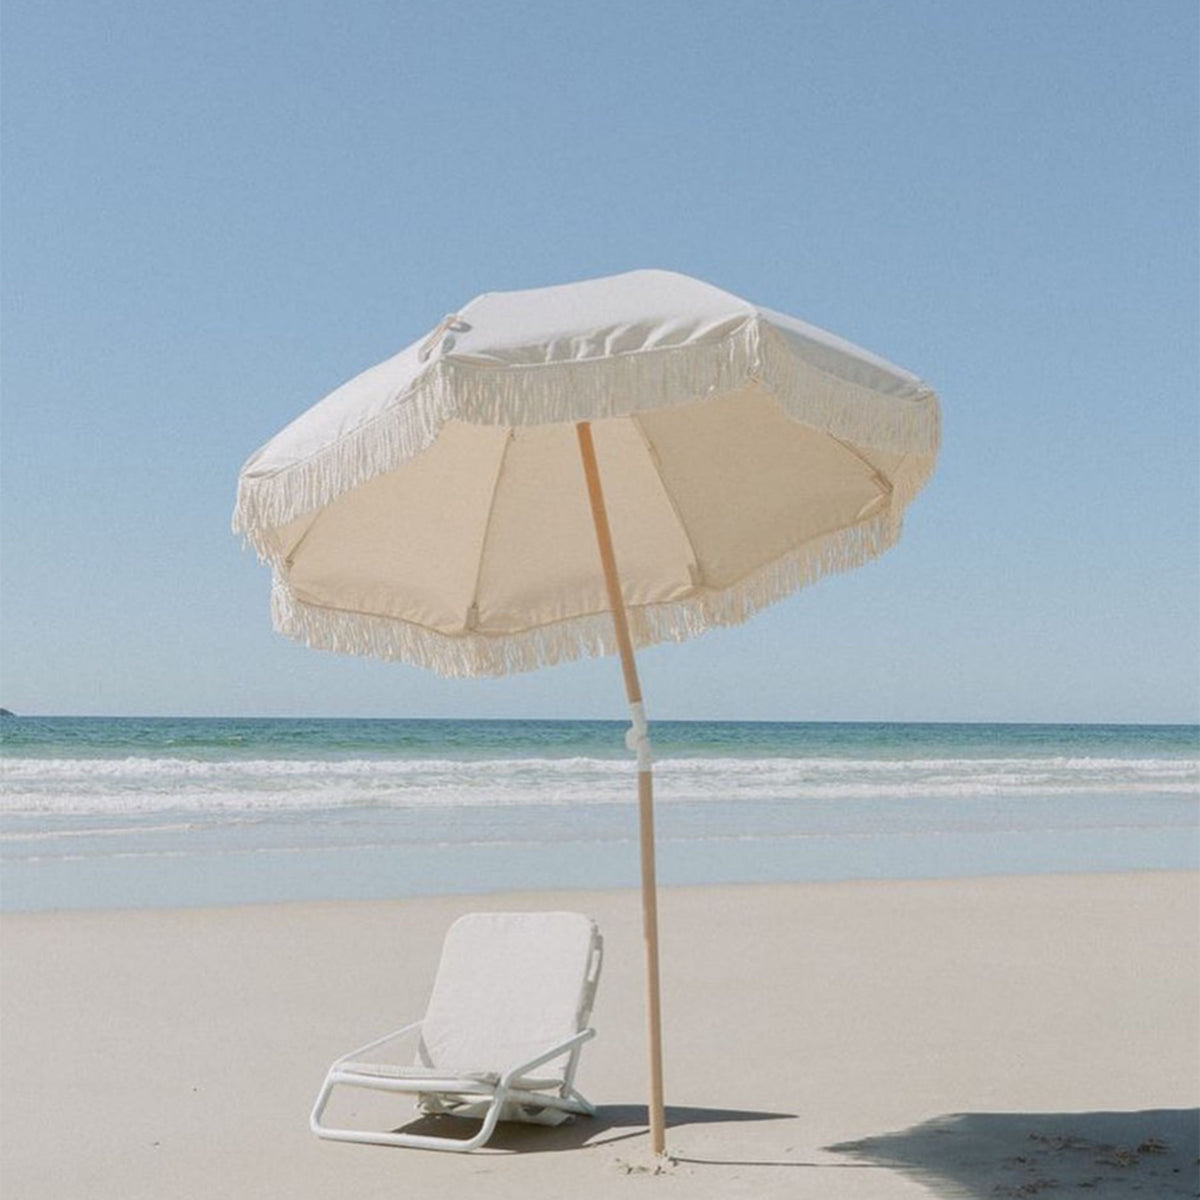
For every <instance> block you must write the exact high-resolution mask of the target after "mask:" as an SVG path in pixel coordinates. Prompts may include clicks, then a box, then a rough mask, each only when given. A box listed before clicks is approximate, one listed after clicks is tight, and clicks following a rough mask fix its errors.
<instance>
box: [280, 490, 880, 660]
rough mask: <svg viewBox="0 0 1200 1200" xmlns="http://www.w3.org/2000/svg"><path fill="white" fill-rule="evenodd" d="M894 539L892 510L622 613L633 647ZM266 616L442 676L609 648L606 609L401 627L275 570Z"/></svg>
mask: <svg viewBox="0 0 1200 1200" xmlns="http://www.w3.org/2000/svg"><path fill="white" fill-rule="evenodd" d="M899 535H900V514H899V512H898V511H897V510H895V509H894V508H893V509H890V510H888V511H885V512H883V513H880V514H879V515H878V516H876V517H874V518H872V519H871V520H869V521H866V522H864V523H863V524H861V525H856V526H853V527H852V528H850V529H844V530H840V531H838V532H836V533H833V534H829V535H827V536H826V537H823V538H821V539H818V540H817V541H815V542H812V543H809V544H806V545H804V546H801V547H799V548H798V549H796V550H794V551H792V552H791V553H790V554H787V555H785V556H784V557H783V558H780V559H778V560H777V561H776V562H774V563H772V564H770V565H769V566H767V567H765V568H763V569H761V570H759V571H757V572H755V573H754V574H752V575H750V576H748V577H746V578H745V579H742V580H740V581H739V582H737V583H736V584H734V585H732V586H731V587H728V588H725V589H724V590H722V591H719V592H709V591H705V592H701V593H699V594H697V595H696V596H693V597H689V598H687V599H685V600H679V601H674V602H671V603H665V604H656V605H644V606H635V607H631V608H630V609H629V610H628V614H629V628H630V634H631V636H632V638H633V642H634V645H635V646H638V647H641V646H650V645H653V644H655V643H657V642H663V641H676V642H678V641H683V640H684V639H686V638H690V637H694V636H696V635H697V634H700V633H703V632H705V631H706V630H708V629H711V628H714V627H716V626H721V625H737V624H740V623H741V622H743V621H745V620H746V619H747V618H748V617H750V616H752V615H753V614H754V613H756V612H758V611H759V609H761V608H765V607H766V606H767V605H769V604H773V603H775V602H776V601H778V600H782V599H783V598H784V597H786V596H789V595H791V594H792V593H793V592H794V591H796V590H797V589H798V588H801V587H804V586H806V585H807V584H811V583H814V582H816V581H817V580H818V579H820V578H822V577H823V576H825V575H830V574H834V573H837V572H841V571H849V570H852V569H853V568H855V567H858V566H861V565H863V564H864V563H866V562H869V561H870V560H871V559H874V558H876V557H878V556H879V555H880V554H882V553H883V551H884V550H886V549H887V548H888V547H889V546H891V545H893V544H894V543H895V542H896V540H897V538H898V537H899ZM271 616H272V620H273V622H274V625H275V628H276V629H277V630H279V632H280V633H283V634H286V635H287V636H289V637H291V638H295V639H296V640H297V641H301V642H304V643H305V644H306V645H307V646H309V647H311V648H313V649H317V650H332V651H334V652H336V653H340V654H357V655H365V656H368V657H371V658H381V659H391V660H400V661H403V662H407V663H412V664H414V665H416V666H420V667H425V668H428V669H429V670H432V671H436V672H437V673H438V674H439V675H446V676H472V675H509V674H513V673H516V672H520V671H532V670H536V669H537V668H539V667H548V666H553V665H554V664H555V663H560V662H568V661H571V660H573V659H577V658H583V657H591V656H597V655H607V654H615V653H616V650H617V647H616V639H615V635H614V632H613V618H612V614H611V613H609V612H600V613H590V614H587V615H585V616H580V617H574V618H572V619H570V620H566V621H560V622H557V623H555V624H553V625H546V626H543V627H541V628H538V629H531V630H526V631H522V632H519V633H512V634H503V635H494V636H488V635H483V634H462V635H454V636H451V635H447V634H442V633H437V632H435V631H434V630H431V629H428V628H426V627H424V626H421V625H415V624H412V623H410V622H408V621H402V620H395V619H391V618H387V617H380V616H371V615H366V614H360V613H349V612H342V611H339V610H337V609H330V608H322V607H320V606H318V605H313V604H308V603H306V602H305V601H303V600H301V599H300V598H299V597H298V596H296V594H295V593H294V592H293V591H292V589H291V587H290V586H289V585H288V582H287V580H286V579H284V578H283V577H282V576H281V575H280V574H279V573H278V572H276V574H275V578H274V586H273V589H272V595H271Z"/></svg>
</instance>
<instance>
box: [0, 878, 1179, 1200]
mask: <svg viewBox="0 0 1200 1200" xmlns="http://www.w3.org/2000/svg"><path fill="white" fill-rule="evenodd" d="M661 907H662V918H661V921H662V939H663V981H664V1009H665V1014H666V1039H665V1040H666V1088H667V1101H668V1114H667V1115H668V1126H669V1128H668V1149H669V1151H670V1153H671V1155H672V1161H671V1162H668V1163H667V1164H665V1165H663V1166H661V1167H660V1169H659V1170H658V1172H657V1173H655V1171H654V1169H653V1164H652V1163H651V1162H650V1160H649V1158H648V1152H647V1149H646V1137H645V1127H644V1124H643V1122H644V1110H643V1109H642V1108H640V1107H639V1106H640V1104H642V1103H643V1102H644V1095H645V1091H644V1080H643V1073H644V1059H643V1035H642V1034H643V1026H642V1020H643V1018H642V1007H641V1003H642V1002H641V986H642V985H641V939H640V932H639V919H640V913H639V906H638V900H637V897H636V894H632V893H625V892H562V893H530V894H524V895H511V896H488V897H479V896H473V897H464V898H438V899H419V900H406V901H397V902H392V903H370V904H360V903H336V904H334V903H331V904H293V905H263V906H246V907H240V908H228V909H194V910H174V911H150V910H138V911H104V912H73V913H40V914H23V915H14V916H8V917H6V918H4V920H3V922H2V923H0V969H2V975H0V1071H2V1080H3V1083H2V1087H0V1194H2V1195H3V1197H4V1198H5V1200H10V1198H11V1200H18V1198H20V1200H25V1198H28V1200H36V1198H40V1197H54V1198H55V1200H67V1198H72V1197H81V1198H82V1197H87V1198H89V1200H102V1198H105V1197H114V1198H116V1197H119V1198H120V1200H137V1198H139V1197H154V1198H155V1200H164V1198H180V1200H186V1198H189V1197H204V1198H206V1200H207V1198H215V1197H309V1196H312V1197H329V1196H335V1197H343V1196H345V1197H354V1198H355V1200H371V1198H374V1197H389V1198H393V1197H396V1196H413V1197H426V1196H429V1197H433V1196H454V1197H456V1198H458V1197H472V1196H481V1197H482V1196H487V1197H501V1198H503V1197H523V1198H526V1197H533V1198H540V1197H546V1198H550V1197H584V1198H587V1197H594V1198H596V1200H600V1198H608V1197H617V1198H619V1197H625V1196H631V1197H632V1196H636V1197H650V1196H653V1197H656V1198H657V1197H663V1198H671V1200H674V1198H676V1197H689V1198H691V1197H776V1196H778V1197H784V1196H786V1197H790V1198H804V1197H814V1198H821V1200H839V1198H842V1197H845V1198H863V1200H887V1198H889V1197H905V1196H927V1195H931V1194H932V1195H937V1196H959V1197H988V1198H989V1200H992V1198H994V1197H998V1196H1000V1197H1002V1196H1036V1195H1042V1196H1092V1197H1112V1196H1135V1195H1136V1196H1140V1197H1174V1196H1195V1195H1197V1194H1198V1183H1197V1165H1196V1160H1197V1154H1198V1150H1197V1127H1198V1121H1197V1106H1198V1105H1200V957H1198V953H1197V948H1198V945H1200V876H1198V875H1196V874H1192V873H1167V872H1162V873H1158V872H1147V873H1138V874H1126V875H1077V876H1037V877H1026V878H991V879H975V880H957V881H936V882H912V881H902V882H858V883H844V884H843V883H837V884H812V885H809V884H797V885H785V886H761V887H760V886H744V887H722V888H680V889H673V890H668V891H665V892H664V893H663V895H662V900H661ZM482 908H494V909H506V908H571V909H577V910H580V911H584V912H589V913H591V914H593V915H594V916H595V917H596V918H597V919H598V920H599V921H600V923H601V926H602V928H603V930H604V933H605V939H606V963H605V973H604V978H603V980H602V983H601V988H600V994H599V998H598V1003H597V1007H596V1011H595V1014H594V1024H595V1025H596V1027H597V1029H598V1030H599V1036H598V1038H597V1039H596V1041H595V1042H593V1043H592V1044H591V1045H590V1046H589V1047H588V1049H587V1051H586V1052H585V1054H584V1058H583V1062H582V1066H581V1070H580V1075H579V1084H580V1087H581V1088H582V1090H583V1091H584V1092H585V1093H586V1094H587V1095H588V1096H589V1097H590V1098H591V1099H592V1100H593V1101H595V1102H596V1103H598V1104H599V1105H600V1106H601V1109H600V1113H599V1116H598V1117H597V1118H596V1119H594V1120H579V1121H577V1122H574V1123H572V1124H570V1125H568V1126H564V1127H561V1128H558V1129H545V1128H539V1127H536V1126H502V1127H501V1133H500V1135H499V1136H498V1137H497V1138H496V1139H495V1142H494V1149H489V1150H487V1151H485V1152H482V1153H477V1154H473V1155H450V1154H437V1153H434V1152H428V1151H416V1150H402V1149H390V1148H383V1147H373V1146H354V1145H346V1144H341V1143H333V1142H326V1141H321V1140H318V1139H317V1138H315V1137H313V1136H312V1135H311V1134H310V1133H309V1131H308V1127H307V1120H308V1110H309V1106H310V1104H311V1101H312V1098H313V1095H314V1093H315V1092H316V1089H317V1087H318V1085H319V1083H320V1081H321V1078H322V1076H323V1074H324V1071H325V1068H326V1066H327V1065H328V1063H329V1062H330V1061H331V1060H332V1059H333V1058H334V1057H336V1056H337V1055H338V1054H340V1053H342V1052H345V1051H347V1050H349V1049H351V1048H352V1047H354V1046H355V1045H357V1044H359V1043H360V1042H363V1041H366V1040H368V1039H369V1038H370V1037H372V1036H375V1035H377V1034H381V1033H383V1032H385V1031H386V1030H387V1029H389V1028H392V1027H395V1026H397V1025H400V1024H402V1023H403V1022H405V1021H406V1020H408V1019H410V1018H414V1017H416V1016H419V1014H420V1011H421V1007H422V1005H423V1001H424V998H425V994H426V991H427V989H428V986H429V983H430V980H431V978H432V972H433V970H434V967H435V964H436V959H437V953H438V948H439V945H440V940H441V936H442V933H443V932H444V930H445V928H446V926H447V925H448V924H449V922H450V921H451V920H452V919H453V918H454V917H455V916H456V915H458V914H459V913H462V912H466V911H471V910H472V909H482ZM386 1103H388V1104H389V1106H390V1107H389V1108H388V1109H387V1110H386V1111H385V1112H384V1113H382V1114H380V1115H381V1117H382V1119H383V1120H384V1121H385V1123H387V1124H390V1125H391V1126H397V1125H400V1124H402V1123H404V1122H405V1121H407V1120H409V1119H410V1117H411V1109H410V1107H409V1102H408V1101H407V1100H405V1099H403V1098H399V1099H395V1100H388V1101H386ZM362 1107H363V1109H364V1110H366V1109H367V1108H369V1105H363V1106H362ZM330 1115H331V1116H334V1115H336V1114H335V1113H334V1112H333V1111H332V1110H331V1114H330Z"/></svg>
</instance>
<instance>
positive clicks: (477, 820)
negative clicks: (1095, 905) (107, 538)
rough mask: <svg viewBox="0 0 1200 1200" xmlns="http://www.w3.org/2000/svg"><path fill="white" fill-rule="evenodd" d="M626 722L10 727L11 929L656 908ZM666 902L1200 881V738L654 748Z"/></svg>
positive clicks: (671, 736) (791, 730) (761, 728)
mask: <svg viewBox="0 0 1200 1200" xmlns="http://www.w3.org/2000/svg"><path fill="white" fill-rule="evenodd" d="M624 729H625V725H624V723H623V722H616V721H466V720H429V721H412V720H397V721H391V720H299V719H295V720H274V719H251V720H247V719H183V718H147V719H133V718H111V719H110V718H65V717H56V718H27V717H26V718H17V719H10V720H4V721H3V722H0V767H2V771H3V799H2V805H0V907H4V908H8V909H41V908H59V907H97V906H101V907H113V906H116V907H122V906H139V905H155V906H159V905H194V904H236V903H245V902H253V901H266V900H286V899H317V898H331V899H332V898H351V897H357V898H383V897H391V896H406V895H417V894H428V893H436V892H446V893H449V892H471V891H491V890H500V889H510V888H522V889H524V888H542V887H563V886H583V887H622V886H631V885H633V884H635V883H636V882H637V877H636V870H637V866H636V864H637V851H636V837H637V833H636V814H635V811H634V784H635V778H634V768H633V765H632V763H631V762H630V757H629V754H628V752H627V751H626V749H625V747H624V742H623V737H624ZM652 734H653V737H654V746H655V756H656V759H657V763H656V769H655V770H656V774H655V788H656V808H657V819H658V834H659V863H660V878H661V879H662V881H663V882H664V883H667V884H670V883H709V882H768V881H776V880H802V879H848V878H902V877H943V876H948V875H972V874H989V873H1018V872H1021V873H1023V872H1038V871H1083V870H1138V869H1162V868H1191V867H1196V866H1197V865H1198V864H1200V841H1198V805H1197V800H1198V798H1200V730H1198V729H1197V727H1196V726H1096V725H1082V726H1080V725H945V724H938V725H919V724H870V723H855V724H785V723H759V722H752V723H751V722H669V721H668V722H658V723H655V724H653V726H652Z"/></svg>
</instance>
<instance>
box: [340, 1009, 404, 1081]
mask: <svg viewBox="0 0 1200 1200" xmlns="http://www.w3.org/2000/svg"><path fill="white" fill-rule="evenodd" d="M422 1024H424V1022H423V1021H414V1022H413V1023H412V1024H411V1025H405V1026H404V1027H403V1028H402V1029H397V1030H395V1031H394V1032H392V1033H385V1034H384V1035H383V1037H381V1038H376V1039H375V1040H374V1041H373V1042H368V1043H367V1044H366V1045H365V1046H359V1047H358V1049H357V1050H351V1051H350V1053H349V1054H343V1055H342V1056H341V1058H339V1059H336V1060H335V1061H334V1064H333V1066H334V1067H339V1066H341V1064H342V1063H344V1062H351V1061H352V1060H353V1059H356V1058H358V1057H360V1056H361V1055H363V1054H366V1052H367V1051H368V1050H375V1049H377V1048H378V1047H379V1046H385V1045H387V1043H388V1042H394V1041H398V1040H399V1039H400V1038H402V1037H404V1036H405V1035H406V1034H409V1033H412V1032H414V1031H415V1030H417V1029H420V1028H421V1026H422ZM332 1069H333V1068H332V1067H331V1068H330V1070H332Z"/></svg>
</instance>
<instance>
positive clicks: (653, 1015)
mask: <svg viewBox="0 0 1200 1200" xmlns="http://www.w3.org/2000/svg"><path fill="white" fill-rule="evenodd" d="M575 429H576V432H577V433H578V435H579V453H580V455H581V456H582V458H583V473H584V476H585V478H586V479H587V490H588V500H589V501H590V502H591V506H592V521H593V523H594V524H595V526H596V545H597V546H598V547H599V550H600V565H601V566H602V567H603V569H604V586H605V588H606V589H607V591H608V604H609V607H610V608H611V609H612V615H613V626H614V628H615V631H616V636H617V650H618V651H619V652H620V655H621V673H622V674H623V675H624V676H625V695H626V696H627V697H628V699H629V707H630V711H631V712H632V714H633V724H634V736H635V738H637V739H638V815H639V819H640V824H641V847H642V931H643V935H644V938H645V943H646V1017H647V1023H648V1027H649V1035H650V1146H651V1149H652V1150H653V1152H654V1153H655V1154H656V1155H658V1154H662V1153H664V1150H665V1147H666V1122H665V1120H664V1112H663V1077H662V1016H661V1006H660V1004H659V991H658V883H657V880H656V878H655V869H654V786H653V773H652V770H651V766H650V742H649V737H648V736H647V735H646V733H645V719H644V717H643V715H642V689H641V685H640V684H639V683H638V676H637V664H636V663H635V662H634V658H633V642H632V641H631V639H630V637H629V618H628V617H627V616H626V613H625V601H624V599H623V598H622V596H621V583H620V580H619V578H618V577H617V560H616V556H615V555H614V554H613V545H612V533H611V531H610V530H609V527H608V513H607V511H606V509H605V507H604V491H603V489H602V488H601V486H600V470H599V468H598V467H597V465H596V448H595V445H594V444H593V442H592V427H591V424H590V423H589V422H587V421H581V422H580V423H579V424H578V425H576V426H575Z"/></svg>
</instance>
